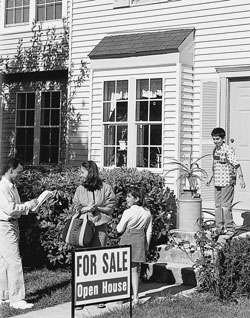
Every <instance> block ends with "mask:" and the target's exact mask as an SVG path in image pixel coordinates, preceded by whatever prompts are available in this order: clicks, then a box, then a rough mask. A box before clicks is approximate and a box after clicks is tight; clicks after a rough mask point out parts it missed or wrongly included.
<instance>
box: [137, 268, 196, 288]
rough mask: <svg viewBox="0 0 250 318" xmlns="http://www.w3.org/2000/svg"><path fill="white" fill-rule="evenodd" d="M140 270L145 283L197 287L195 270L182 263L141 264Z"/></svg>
mask: <svg viewBox="0 0 250 318" xmlns="http://www.w3.org/2000/svg"><path fill="white" fill-rule="evenodd" d="M141 270H142V277H143V278H144V280H145V281H154V282H158V283H166V284H183V285H187V286H192V287H195V286H197V279H196V273H195V270H194V269H193V268H192V267H191V266H188V265H185V264H183V263H143V264H142V269H141Z"/></svg>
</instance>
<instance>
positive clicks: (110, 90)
mask: <svg viewBox="0 0 250 318" xmlns="http://www.w3.org/2000/svg"><path fill="white" fill-rule="evenodd" d="M114 95H115V81H112V82H104V95H103V100H104V101H111V100H114V98H115V96H114Z"/></svg>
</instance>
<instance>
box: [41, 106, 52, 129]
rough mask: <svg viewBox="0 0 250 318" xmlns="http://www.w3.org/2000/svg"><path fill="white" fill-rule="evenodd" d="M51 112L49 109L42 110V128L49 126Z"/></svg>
mask: <svg viewBox="0 0 250 318" xmlns="http://www.w3.org/2000/svg"><path fill="white" fill-rule="evenodd" d="M49 120H50V110H49V109H42V110H41V126H44V125H47V126H48V125H49V124H50V122H49Z"/></svg>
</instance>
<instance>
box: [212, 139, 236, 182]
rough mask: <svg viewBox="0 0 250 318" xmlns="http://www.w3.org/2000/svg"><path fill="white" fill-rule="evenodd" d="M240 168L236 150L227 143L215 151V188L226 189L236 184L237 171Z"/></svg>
mask: <svg viewBox="0 0 250 318" xmlns="http://www.w3.org/2000/svg"><path fill="white" fill-rule="evenodd" d="M239 166H240V164H239V162H238V161H237V159H236V156H235V152H234V149H233V148H232V147H230V146H228V145H226V144H225V143H223V144H222V145H221V146H220V147H219V148H215V149H214V153H213V176H214V185H215V187H225V186H228V185H231V184H235V183H236V169H237V168H238V167H239Z"/></svg>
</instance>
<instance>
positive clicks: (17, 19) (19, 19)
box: [15, 9, 22, 23]
mask: <svg viewBox="0 0 250 318" xmlns="http://www.w3.org/2000/svg"><path fill="white" fill-rule="evenodd" d="M21 22H22V9H16V11H15V23H21Z"/></svg>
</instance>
